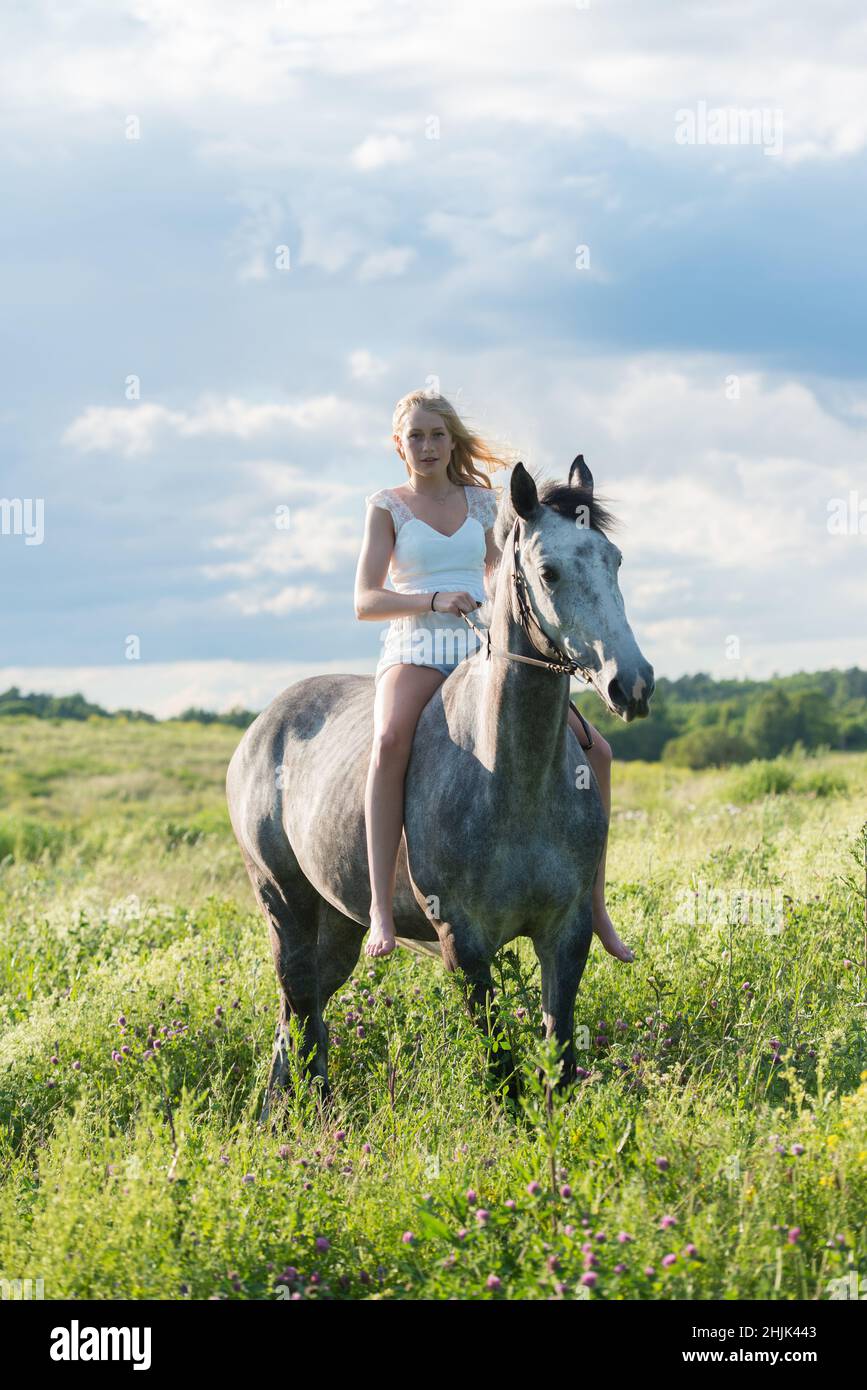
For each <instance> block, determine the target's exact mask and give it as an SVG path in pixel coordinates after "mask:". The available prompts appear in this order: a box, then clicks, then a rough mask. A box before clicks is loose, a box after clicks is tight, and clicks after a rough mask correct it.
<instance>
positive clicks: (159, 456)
mask: <svg viewBox="0 0 867 1390" xmlns="http://www.w3.org/2000/svg"><path fill="white" fill-rule="evenodd" d="M3 30H4V32H3V34H2V43H0V115H2V127H0V146H2V170H3V173H2V179H3V194H4V196H3V207H4V216H3V218H2V221H0V238H2V243H3V246H2V249H3V255H2V258H0V266H2V268H0V276H2V290H3V305H4V313H3V319H2V328H0V334H2V337H0V342H2V352H3V364H2V365H3V386H4V390H3V392H2V398H0V421H2V426H3V447H2V451H0V470H2V471H0V502H2V499H6V501H7V503H8V504H9V505H8V506H7V507H6V508H5V509H4V510H2V511H0V523H2V528H0V576H2V583H3V598H4V602H3V605H2V617H0V633H2V641H0V662H2V666H0V688H3V687H5V686H7V685H9V684H13V683H15V684H18V685H21V686H22V687H23V688H24V689H25V690H30V689H36V690H52V691H56V692H61V691H69V690H82V691H83V692H84V693H85V694H86V695H88V696H90V697H91V698H94V699H97V700H99V701H101V702H102V703H104V704H106V705H108V706H109V707H112V708H114V707H118V706H127V705H131V706H136V707H139V708H144V709H149V710H152V711H154V712H155V713H158V714H160V715H166V714H172V713H176V712H178V711H179V710H180V709H182V708H183V707H185V706H186V705H189V704H191V703H195V704H203V705H207V706H210V707H212V708H226V707H228V706H230V705H232V704H236V703H239V704H243V705H246V706H250V707H254V708H256V707H260V706H262V705H264V704H265V703H267V702H268V700H270V699H271V698H272V697H273V696H274V695H275V694H276V693H277V692H278V691H279V690H281V689H282V688H283V687H284V686H286V685H288V684H289V683H290V682H291V681H293V680H295V679H298V678H299V677H301V676H304V675H309V674H313V673H316V672H319V671H324V670H336V671H372V670H373V668H374V666H375V663H376V660H377V657H378V654H379V636H380V627H379V626H378V625H377V624H373V623H369V622H362V623H360V622H358V621H356V619H355V617H354V613H353V605H352V588H353V580H354V574H355V566H356V561H357V556H358V549H359V545H360V542H361V536H362V530H363V523H364V500H363V499H364V496H365V494H366V493H369V492H371V491H373V490H375V489H376V488H378V487H383V486H388V485H397V484H399V483H401V482H403V481H404V479H405V472H404V469H403V465H402V464H401V462H400V461H399V460H398V459H397V457H396V455H395V454H394V451H393V446H392V443H391V414H392V409H393V406H394V403H395V401H396V400H397V399H398V398H399V397H400V396H401V395H403V394H404V393H405V392H407V391H408V390H411V389H413V388H415V387H423V386H425V385H430V384H433V383H438V384H439V385H440V387H441V389H442V391H443V392H444V394H446V395H447V396H449V397H450V398H451V399H452V400H453V401H454V402H455V403H456V404H457V406H458V408H459V409H461V410H462V411H463V412H464V414H465V415H466V417H467V418H468V420H469V421H470V423H471V424H472V425H474V426H475V427H476V428H478V429H480V430H481V431H482V432H483V433H486V434H488V435H490V436H491V437H492V438H494V439H495V440H497V441H499V442H501V443H504V444H507V445H509V446H511V447H512V448H514V449H517V450H518V451H519V454H520V457H521V458H523V460H524V462H525V463H526V464H527V466H528V467H529V468H530V469H531V470H532V471H533V472H534V473H536V474H537V476H540V477H545V478H564V477H565V475H566V472H567V470H568V465H569V463H570V461H571V459H572V458H573V456H574V455H575V454H576V453H577V452H579V451H581V452H583V453H584V454H585V457H586V458H587V461H588V463H589V464H590V466H591V468H592V469H593V472H594V474H595V476H596V480H597V484H598V486H599V489H600V490H601V491H604V492H605V494H606V495H607V496H608V497H610V498H611V499H612V502H613V506H614V510H615V511H616V512H617V514H618V516H619V517H620V518H621V519H622V522H623V526H622V529H621V530H620V532H619V533H618V543H619V544H620V546H621V549H622V550H623V552H624V564H623V569H622V571H621V578H622V588H623V591H624V596H625V599H626V605H627V612H628V614H629V617H630V619H631V621H632V625H633V628H634V630H635V632H636V636H637V637H638V640H639V643H640V644H641V646H642V648H643V650H644V651H645V653H646V655H647V656H648V658H649V659H650V660H651V661H652V663H653V665H654V667H655V668H656V671H657V673H658V674H661V675H670V676H675V675H679V674H681V673H683V672H693V671H698V670H705V671H711V672H713V673H715V674H718V675H723V674H725V675H766V674H770V673H772V672H774V671H778V672H781V673H783V672H789V671H794V670H799V669H807V670H811V669H819V668H827V667H830V666H849V665H854V664H860V665H861V666H867V584H865V555H867V461H865V460H867V450H865V444H867V335H865V331H864V325H865V319H867V315H865V310H867V290H865V275H864V247H865V245H867V198H865V186H867V183H865V173H867V102H865V100H864V91H865V67H867V15H865V12H864V10H863V7H862V6H861V5H860V4H859V3H858V2H857V0H825V2H824V3H823V4H822V5H821V6H816V5H813V4H806V3H803V0H748V2H746V3H740V0H727V3H726V4H717V3H707V4H695V3H688V2H687V0H682V2H681V3H670V2H669V0H660V3H657V4H654V5H646V4H639V3H637V0H635V2H634V3H631V4H627V3H618V0H590V3H589V4H586V5H585V4H582V3H578V4H576V3H575V0H571V3H567V0H556V3H553V2H552V0H532V2H531V0H523V3H509V2H508V0H505V3H504V0H497V3H495V4H494V3H490V0H473V3H472V4H467V3H466V0H461V3H455V0H442V3H440V4H438V5H435V6H424V5H417V4H409V3H405V0H388V2H387V3H386V0H357V2H354V0H316V3H314V0H301V3H295V2H293V3H288V0H287V2H286V3H281V2H280V0H278V3H274V0H271V2H270V3H267V2H266V0H252V3H247V4H243V5H239V4H237V3H236V0H207V3H205V0H185V3H184V4H183V5H178V4H177V3H173V0H138V3H126V0H112V3H110V4H109V3H108V2H107V0H102V2H101V3H76V0H69V2H68V3H64V4H62V5H61V4H59V3H47V0H32V3H28V4H27V5H24V4H21V5H18V6H16V7H14V9H13V8H12V7H9V8H8V9H7V10H6V12H5V14H4V18H3ZM504 476H505V475H500V477H499V479H498V480H502V479H503V477H504ZM40 503H41V507H40ZM285 508H288V509H289V511H288V516H289V522H290V524H289V526H288V528H281V527H280V526H278V525H277V524H276V520H277V518H278V516H283V515H285V514H286V513H285ZM733 638H735V639H737V640H736V642H733V641H732V639H733Z"/></svg>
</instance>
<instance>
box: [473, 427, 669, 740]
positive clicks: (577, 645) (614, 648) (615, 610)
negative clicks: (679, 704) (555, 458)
mask: <svg viewBox="0 0 867 1390" xmlns="http://www.w3.org/2000/svg"><path fill="white" fill-rule="evenodd" d="M511 503H512V515H511V516H510V515H509V511H508V509H505V508H501V511H500V516H499V518H498V526H497V531H496V533H495V538H496V540H497V544H498V545H499V546H500V548H501V549H503V558H504V559H505V558H506V551H505V547H510V546H511V544H512V524H513V523H514V521H515V518H516V517H517V518H518V522H517V525H518V552H519V555H518V566H519V568H520V570H521V572H522V573H523V575H524V580H525V582H526V595H527V601H528V604H529V608H530V611H531V613H532V615H533V617H534V618H535V620H536V622H537V623H538V624H539V627H541V629H542V631H543V632H544V634H545V636H546V637H548V638H549V639H550V640H551V641H552V642H553V643H555V644H556V646H558V647H559V648H561V650H562V651H564V652H565V653H566V655H567V656H568V657H569V658H570V659H571V660H573V661H576V662H578V663H579V664H580V665H581V666H582V667H583V668H584V670H585V671H586V673H587V675H588V678H589V679H590V681H591V682H592V684H593V686H594V688H595V690H596V691H597V693H598V694H599V696H600V698H601V699H602V700H603V701H604V703H605V704H606V706H607V707H608V709H609V710H611V711H612V713H614V714H617V715H619V716H620V718H621V719H623V720H625V721H626V722H627V723H628V722H629V721H630V720H632V719H635V718H643V717H644V716H645V715H646V714H647V713H648V706H649V702H650V697H651V695H652V694H653V685H654V680H653V667H652V666H651V665H650V663H649V662H648V661H647V660H646V659H645V658H644V656H642V654H641V651H640V650H639V647H638V643H637V642H636V640H635V638H634V636H633V634H632V629H631V627H630V626H629V623H628V622H627V619H626V609H625V607H624V604H623V595H622V594H621V592H620V585H619V583H618V577H617V571H618V569H619V568H620V561H621V559H622V556H621V553H620V551H619V550H618V548H617V546H616V545H614V544H613V543H612V541H610V540H609V538H608V536H607V534H606V532H607V531H608V530H610V529H611V527H612V526H613V524H614V519H613V517H612V516H611V515H610V513H609V512H608V511H607V510H606V509H605V508H604V507H603V506H602V504H601V503H600V502H598V501H597V500H596V498H595V497H594V492H593V475H592V474H591V472H590V469H589V468H588V467H587V465H586V463H585V462H584V457H583V455H582V454H579V455H578V457H577V458H576V459H575V461H574V462H573V464H572V467H571V468H570V470H569V482H568V484H564V483H547V484H543V485H542V487H541V491H537V488H536V483H535V481H534V479H533V478H532V476H531V475H530V474H529V473H528V472H527V470H526V468H525V467H524V465H523V464H522V463H518V464H516V465H515V468H514V469H513V470H512V477H511ZM529 636H530V638H531V640H532V641H533V642H534V643H540V642H541V640H542V639H541V637H540V636H539V632H538V629H537V628H536V627H535V625H532V626H531V629H530V631H529ZM540 651H541V652H542V654H543V655H548V654H549V653H548V652H547V651H545V650H544V648H543V647H542V648H540Z"/></svg>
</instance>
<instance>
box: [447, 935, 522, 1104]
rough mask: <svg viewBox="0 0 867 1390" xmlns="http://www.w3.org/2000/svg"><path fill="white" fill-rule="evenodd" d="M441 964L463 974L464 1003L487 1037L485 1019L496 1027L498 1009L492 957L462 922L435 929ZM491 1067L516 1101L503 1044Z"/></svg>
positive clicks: (511, 1064) (515, 1085)
mask: <svg viewBox="0 0 867 1390" xmlns="http://www.w3.org/2000/svg"><path fill="white" fill-rule="evenodd" d="M438 934H439V938H440V947H441V949H442V956H443V964H444V965H445V968H446V970H448V971H449V972H453V971H455V970H461V971H462V972H463V978H464V987H465V993H466V999H467V1004H468V1006H469V1009H470V1013H471V1015H472V1017H473V1020H474V1022H475V1023H476V1025H477V1026H478V1027H479V1028H480V1029H481V1031H482V1032H483V1033H484V1034H485V1036H486V1037H487V1036H489V1033H490V1029H489V1026H488V1017H489V1015H490V1019H491V1023H492V1024H493V1025H494V1026H496V1023H497V1006H496V1003H495V992H494V982H493V980H492V978H491V958H490V956H489V955H488V952H487V949H486V948H485V946H484V945H483V944H482V942H481V941H480V940H479V938H478V935H477V934H476V933H475V932H473V930H472V928H471V927H469V926H468V925H467V924H465V923H461V924H457V923H455V922H443V923H442V925H441V926H440V927H439V928H438ZM492 1067H493V1070H494V1072H495V1073H496V1075H497V1077H498V1079H499V1080H500V1081H501V1082H504V1083H505V1084H506V1087H507V1092H508V1095H509V1096H510V1097H511V1098H512V1099H513V1100H515V1099H517V1095H518V1078H517V1074H516V1072H515V1063H514V1059H513V1057H512V1054H511V1052H510V1051H509V1049H508V1048H507V1047H503V1046H502V1045H501V1046H499V1047H498V1049H497V1051H496V1052H495V1053H494V1054H493V1059H492Z"/></svg>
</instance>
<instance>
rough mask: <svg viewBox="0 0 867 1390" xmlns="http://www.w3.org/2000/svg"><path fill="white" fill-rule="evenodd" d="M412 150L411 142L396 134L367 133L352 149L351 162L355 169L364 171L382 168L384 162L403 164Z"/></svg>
mask: <svg viewBox="0 0 867 1390" xmlns="http://www.w3.org/2000/svg"><path fill="white" fill-rule="evenodd" d="M412 152H413V149H412V144H411V142H410V141H409V140H401V138H400V136H398V135H368V137H367V139H366V140H362V142H361V144H360V145H359V146H358V147H357V149H354V150H353V151H352V163H353V164H354V165H355V167H356V169H361V170H362V171H363V172H365V173H366V172H368V171H369V170H372V169H382V168H383V167H384V166H385V165H386V164H403V163H405V162H406V160H408V159H409V158H410V156H411V155H412Z"/></svg>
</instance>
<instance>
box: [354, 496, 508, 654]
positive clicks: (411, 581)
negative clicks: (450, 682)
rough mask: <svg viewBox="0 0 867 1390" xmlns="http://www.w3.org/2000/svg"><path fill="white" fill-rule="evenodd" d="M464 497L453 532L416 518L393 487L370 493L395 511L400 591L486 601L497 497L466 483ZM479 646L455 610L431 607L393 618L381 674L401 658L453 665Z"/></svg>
mask: <svg viewBox="0 0 867 1390" xmlns="http://www.w3.org/2000/svg"><path fill="white" fill-rule="evenodd" d="M464 496H465V497H466V501H467V517H466V520H465V521H464V522H463V523H462V525H461V526H459V527H458V529H457V531H455V532H453V534H452V535H450V536H446V535H443V533H442V532H441V531H437V530H436V529H435V527H433V526H429V525H428V523H427V522H426V521H422V520H421V518H420V517H417V516H415V515H414V514H413V513H412V512H411V511H410V509H409V507H408V506H407V505H406V503H405V502H404V501H403V500H402V498H400V497H398V496H397V494H396V493H395V492H394V491H393V490H392V489H391V488H387V487H386V488H380V490H379V492H373V493H371V494H370V495H369V496H368V497H365V499H364V500H365V502H367V503H372V505H373V506H375V507H383V508H384V509H385V510H386V511H388V512H390V513H391V519H392V522H393V523H394V535H395V540H394V550H393V552H392V557H391V563H390V565H389V576H390V578H391V582H392V584H393V585H394V587H395V589H396V590H397V592H398V593H401V594H409V593H413V594H433V592H434V591H435V590H437V589H438V590H440V591H448V592H452V593H453V592H455V591H456V590H465V591H466V592H467V593H468V594H472V596H473V598H477V599H478V601H479V603H484V601H485V586H484V578H485V553H486V550H487V544H486V540H485V532H486V531H487V530H489V529H490V527H491V526H493V524H494V520H495V518H496V515H497V497H496V494H495V492H494V491H493V489H492V488H487V487H470V486H466V485H465V486H464ZM469 616H470V617H471V618H472V617H473V614H472V613H470V615H469ZM474 621H475V619H474ZM478 646H479V639H478V637H477V636H476V634H475V633H474V632H473V630H472V628H471V627H469V626H468V625H467V623H465V622H464V620H463V618H460V617H456V616H455V614H453V613H435V612H432V611H431V612H428V613H412V614H410V615H408V616H407V617H405V618H392V620H391V622H390V623H389V626H388V631H387V633H386V636H385V643H384V646H383V651H382V655H381V657H380V659H379V663H378V665H377V668H376V676H379V674H380V673H381V672H382V671H384V670H385V668H386V667H387V666H393V665H395V664H396V663H397V662H402V661H411V662H417V663H419V664H421V665H427V666H429V665H441V664H442V665H445V666H448V667H450V668H453V667H454V666H456V665H457V664H458V662H459V661H462V660H463V659H464V657H466V656H472V654H473V652H475V651H476V650H477V649H478Z"/></svg>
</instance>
